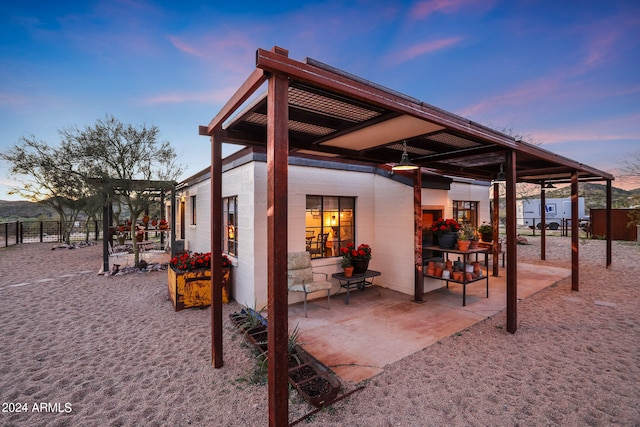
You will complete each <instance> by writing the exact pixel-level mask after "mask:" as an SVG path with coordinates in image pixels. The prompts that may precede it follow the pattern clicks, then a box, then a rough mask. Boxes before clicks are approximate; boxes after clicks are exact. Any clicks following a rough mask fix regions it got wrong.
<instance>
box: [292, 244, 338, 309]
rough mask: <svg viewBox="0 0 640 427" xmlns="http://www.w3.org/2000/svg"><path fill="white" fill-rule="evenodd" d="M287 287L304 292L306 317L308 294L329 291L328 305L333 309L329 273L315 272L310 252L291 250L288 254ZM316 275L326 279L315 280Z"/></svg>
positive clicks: (293, 290)
mask: <svg viewBox="0 0 640 427" xmlns="http://www.w3.org/2000/svg"><path fill="white" fill-rule="evenodd" d="M287 270H288V271H287V287H288V288H289V291H291V292H304V317H307V295H308V294H310V293H313V292H318V291H325V290H326V291H327V305H328V306H329V309H331V288H332V284H331V282H329V275H328V274H326V273H314V272H313V268H312V267H311V255H310V254H309V252H290V253H289V254H288V255H287ZM314 275H320V276H324V280H323V279H322V278H320V279H319V280H314V278H313V277H314Z"/></svg>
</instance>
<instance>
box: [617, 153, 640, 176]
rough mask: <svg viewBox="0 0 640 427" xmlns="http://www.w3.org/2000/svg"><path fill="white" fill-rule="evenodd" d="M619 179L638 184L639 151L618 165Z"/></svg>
mask: <svg viewBox="0 0 640 427" xmlns="http://www.w3.org/2000/svg"><path fill="white" fill-rule="evenodd" d="M620 177H622V178H627V179H628V180H629V181H630V182H634V183H640V151H637V152H635V153H631V154H628V155H627V156H625V159H624V160H622V162H621V165H620Z"/></svg>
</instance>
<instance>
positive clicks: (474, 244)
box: [469, 240, 480, 249]
mask: <svg viewBox="0 0 640 427" xmlns="http://www.w3.org/2000/svg"><path fill="white" fill-rule="evenodd" d="M479 244H480V241H479V240H470V241H469V249H478V245H479Z"/></svg>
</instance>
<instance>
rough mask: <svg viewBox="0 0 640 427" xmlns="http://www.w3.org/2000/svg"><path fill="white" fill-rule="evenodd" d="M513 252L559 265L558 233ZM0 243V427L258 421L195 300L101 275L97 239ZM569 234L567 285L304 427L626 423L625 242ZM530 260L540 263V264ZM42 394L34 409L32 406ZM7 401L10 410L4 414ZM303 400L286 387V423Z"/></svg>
mask: <svg viewBox="0 0 640 427" xmlns="http://www.w3.org/2000/svg"><path fill="white" fill-rule="evenodd" d="M529 240H530V241H531V243H532V245H530V246H519V247H518V249H519V250H518V258H519V260H523V261H526V262H529V263H531V262H534V263H540V264H542V265H544V264H547V265H555V266H561V267H567V266H569V265H570V259H571V254H570V241H569V239H567V238H549V239H548V245H547V259H548V260H550V261H546V262H542V261H540V260H539V240H538V239H537V238H529ZM52 246H53V244H50V243H48V244H47V243H44V244H24V245H19V246H12V247H9V248H3V249H0V278H1V279H0V328H1V337H2V339H1V341H0V355H1V361H2V362H1V364H0V401H1V403H2V408H0V409H1V412H0V425H3V426H12V425H15V426H66V425H68V426H78V425H82V426H94V425H95V426H98V425H100V426H106V425H113V426H118V425H130V426H142V425H144V426H155V425H157V426H186V425H195V426H204V425H207V426H213V425H215V426H264V425H267V424H268V422H267V420H268V416H267V388H266V385H265V384H264V383H263V382H262V381H261V379H260V376H259V375H256V371H257V369H256V361H255V358H254V356H253V355H252V353H251V350H250V348H249V347H248V346H247V345H245V344H244V343H243V342H242V340H241V338H240V336H239V335H238V334H237V333H236V331H235V330H234V329H233V327H232V326H231V325H230V324H229V322H228V317H227V315H226V314H227V313H230V312H233V311H236V310H238V309H239V306H238V305H237V304H235V303H231V304H229V305H226V306H225V308H224V310H225V315H224V319H225V328H224V354H225V356H224V358H225V366H224V368H222V369H213V368H212V367H211V363H210V354H211V350H210V327H209V324H210V309H203V310H199V309H195V310H184V311H181V312H178V313H176V312H174V311H173V308H172V306H171V304H170V302H168V300H167V297H166V294H167V291H166V272H164V271H159V272H150V273H135V274H128V275H123V276H112V277H104V276H99V275H97V274H96V271H97V270H98V269H99V267H100V251H101V246H99V245H98V246H92V247H87V248H82V249H73V250H68V249H64V250H61V249H58V250H51V247H52ZM613 259H614V263H613V266H612V268H611V269H610V270H606V269H605V268H604V263H605V242H603V241H584V242H582V241H581V243H580V267H581V275H580V291H579V292H573V291H571V283H570V279H567V280H563V281H562V282H560V283H559V284H557V285H555V286H552V287H550V288H547V289H546V290H544V291H542V292H540V293H538V294H536V295H534V296H532V297H529V298H527V299H525V300H522V301H520V302H519V304H518V331H517V333H516V334H513V335H512V334H509V333H507V332H506V330H505V318H506V316H505V313H501V314H499V315H497V316H494V317H493V318H490V319H487V320H486V321H484V322H481V323H479V324H477V325H475V326H473V327H471V328H468V329H466V330H464V331H461V332H459V333H457V334H454V335H452V336H450V337H447V338H446V339H443V340H442V341H440V342H439V343H437V344H435V345H432V346H430V347H428V348H425V349H423V350H421V351H419V352H417V353H415V354H413V355H411V356H409V357H407V358H405V359H403V360H401V361H399V362H397V363H395V364H392V365H389V366H387V367H386V368H385V370H384V372H383V373H381V374H380V375H378V376H376V377H374V378H372V379H370V380H368V381H365V382H364V383H363V384H345V387H346V389H347V390H349V389H354V388H355V387H356V386H359V385H364V386H365V387H364V389H363V390H361V391H358V392H356V393H354V394H352V395H351V396H350V397H348V398H346V399H344V400H342V401H340V402H337V403H336V404H334V405H333V406H332V407H330V408H328V409H325V410H323V411H322V412H320V413H318V414H316V415H314V416H313V417H311V418H310V419H309V420H306V421H304V422H303V423H302V425H309V426H321V425H322V426H327V425H329V426H342V425H352V426H425V425H433V426H444V425H446V426H516V425H521V426H542V425H560V426H610V425H624V426H638V425H640V409H639V406H640V405H639V404H638V402H640V290H639V289H640V288H639V284H640V279H639V278H638V277H639V275H640V265H638V261H640V248H639V247H638V246H637V245H635V244H630V243H624V242H614V243H613ZM541 268H543V267H541ZM42 404H44V405H42ZM18 409H20V410H22V412H17V410H18ZM312 409H313V408H311V407H309V406H307V405H306V404H305V403H304V402H301V401H300V399H299V397H298V396H297V394H296V393H295V392H292V393H291V397H290V413H291V415H290V419H291V420H292V421H293V420H296V419H298V418H299V417H300V416H302V415H304V414H306V413H307V412H309V411H311V410H312Z"/></svg>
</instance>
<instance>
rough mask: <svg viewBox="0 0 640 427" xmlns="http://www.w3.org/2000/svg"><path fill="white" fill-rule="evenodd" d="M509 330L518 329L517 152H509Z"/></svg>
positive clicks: (507, 202) (507, 172)
mask: <svg viewBox="0 0 640 427" xmlns="http://www.w3.org/2000/svg"><path fill="white" fill-rule="evenodd" d="M506 157H507V162H506V163H507V170H506V175H507V193H506V205H507V332H510V333H512V334H514V333H515V332H516V330H517V329H518V313H517V309H518V292H517V289H518V288H517V285H518V282H517V281H518V270H517V265H518V263H517V256H518V253H517V247H516V244H517V232H516V152H515V151H511V152H508V153H507V156H506Z"/></svg>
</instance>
